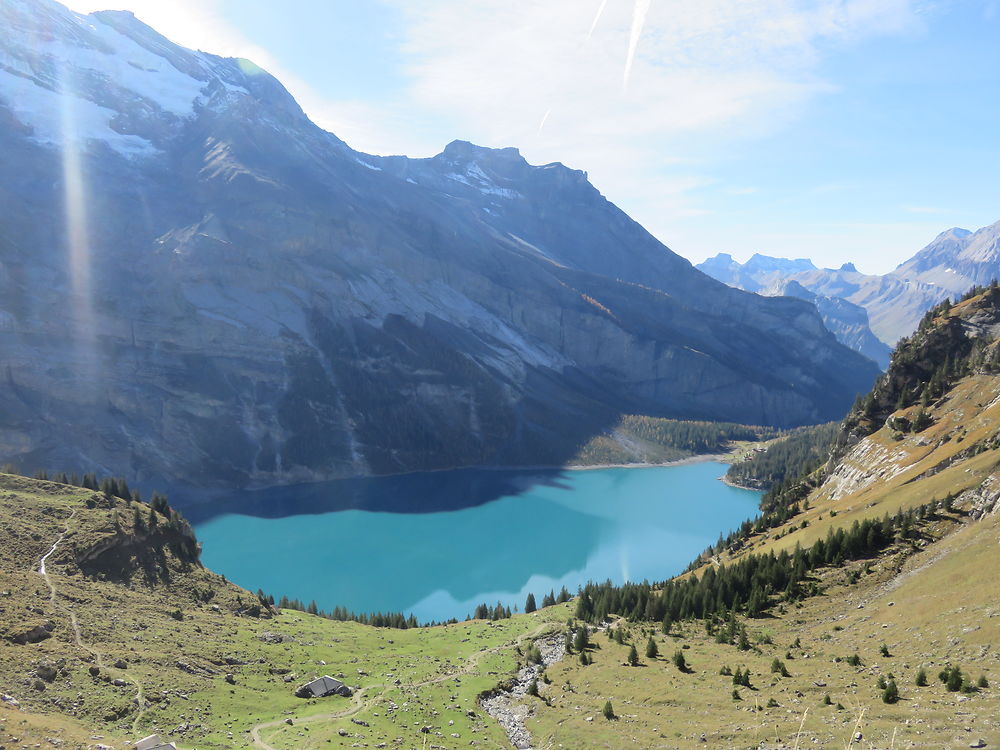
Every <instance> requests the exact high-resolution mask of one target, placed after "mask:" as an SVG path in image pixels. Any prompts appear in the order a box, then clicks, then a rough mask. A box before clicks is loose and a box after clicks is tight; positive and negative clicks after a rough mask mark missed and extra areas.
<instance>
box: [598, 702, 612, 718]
mask: <svg viewBox="0 0 1000 750" xmlns="http://www.w3.org/2000/svg"><path fill="white" fill-rule="evenodd" d="M601 713H603V714H604V718H605V719H607V720H608V721H611V720H612V719H614V718H615V710H614V709H613V708H612V707H611V701H606V702H605V704H604V708H603V709H602V711H601Z"/></svg>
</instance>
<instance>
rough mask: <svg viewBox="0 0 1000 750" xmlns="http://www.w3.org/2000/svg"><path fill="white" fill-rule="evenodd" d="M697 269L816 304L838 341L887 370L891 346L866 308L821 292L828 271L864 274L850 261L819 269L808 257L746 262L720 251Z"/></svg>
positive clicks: (774, 294)
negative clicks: (875, 330)
mask: <svg viewBox="0 0 1000 750" xmlns="http://www.w3.org/2000/svg"><path fill="white" fill-rule="evenodd" d="M697 268H698V269H699V270H700V271H704V272H705V273H707V274H708V275H709V276H711V277H712V278H714V279H717V280H718V281H721V282H722V283H724V284H728V285H729V286H731V287H735V288H737V289H744V290H746V291H748V292H756V293H758V294H762V295H764V296H767V297H797V298H799V299H804V300H808V301H809V302H812V303H813V304H814V305H816V308H817V309H818V310H819V313H820V315H821V316H822V318H823V323H824V325H825V326H826V327H827V329H829V330H830V331H831V332H832V333H833V334H834V336H836V337H837V341H839V342H840V343H842V344H843V345H844V346H847V347H850V348H851V349H853V350H854V351H856V352H859V353H861V354H863V355H864V356H866V357H868V358H869V359H871V360H872V361H874V362H875V363H877V364H878V366H879V368H881V369H883V370H884V369H885V368H886V366H888V364H889V353H890V351H891V350H890V348H889V347H888V346H887V345H886V344H885V343H883V342H882V341H880V340H879V339H878V338H877V337H876V336H875V334H874V333H873V332H872V329H871V328H870V327H869V324H868V312H867V311H866V310H865V308H864V307H862V306H860V305H857V304H854V303H853V302H850V301H848V300H847V299H846V298H845V297H844V296H843V295H836V294H829V293H825V292H823V291H820V287H821V286H822V283H821V282H820V281H819V280H820V279H824V278H826V276H827V275H829V274H838V275H848V274H849V275H851V276H852V277H854V276H861V275H862V274H858V272H857V270H856V269H855V268H854V266H853V265H851V264H845V265H844V266H842V267H841V268H840V269H839V271H832V270H831V269H822V270H821V269H818V268H816V266H814V265H813V263H812V261H810V260H807V259H805V258H799V259H796V260H789V259H787V258H773V257H770V256H767V255H761V254H759V253H755V254H754V255H753V256H752V257H751V258H750V260H748V261H747V262H746V263H739V262H737V261H736V260H734V259H733V256H731V255H729V254H728V253H719V254H718V255H716V256H714V257H712V258H708V259H707V260H705V261H703V262H702V263H699V264H698V266H697Z"/></svg>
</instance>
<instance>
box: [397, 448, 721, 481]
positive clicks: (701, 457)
mask: <svg viewBox="0 0 1000 750" xmlns="http://www.w3.org/2000/svg"><path fill="white" fill-rule="evenodd" d="M728 455H729V454H727V453H699V454H698V455H695V456H688V457H687V458H675V459H673V460H671V461H661V462H659V463H629V464H571V465H568V466H567V465H562V466H560V465H557V464H554V465H544V464H540V465H537V466H464V467H456V468H454V469H433V470H432V471H458V470H460V469H463V468H465V469H478V470H481V471H599V470H601V469H664V468H668V467H671V466H687V465H689V464H702V463H709V462H711V461H716V462H718V463H730V462H729V461H726V458H727V457H728ZM407 473H411V474H413V473H421V472H407ZM380 476H388V475H386V474H382V475H380Z"/></svg>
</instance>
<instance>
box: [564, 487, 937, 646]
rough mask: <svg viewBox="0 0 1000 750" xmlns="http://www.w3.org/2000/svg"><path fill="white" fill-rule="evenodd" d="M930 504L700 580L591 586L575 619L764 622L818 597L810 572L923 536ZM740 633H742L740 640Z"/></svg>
mask: <svg viewBox="0 0 1000 750" xmlns="http://www.w3.org/2000/svg"><path fill="white" fill-rule="evenodd" d="M937 508H938V503H937V502H936V501H932V502H931V503H928V504H926V505H922V506H920V507H919V508H914V509H910V510H906V511H902V512H900V513H897V514H896V515H894V516H891V517H890V516H886V517H884V518H882V519H865V520H864V521H855V522H854V523H853V524H852V525H851V527H850V528H849V529H845V528H838V529H836V530H833V529H831V530H830V531H829V533H828V534H827V536H826V538H825V539H819V540H817V541H816V543H815V544H813V545H812V546H811V547H809V548H802V547H796V549H795V551H794V552H788V551H787V550H783V551H781V552H780V553H778V554H775V553H774V552H769V553H767V554H756V555H749V556H747V557H745V558H743V559H742V560H739V561H738V562H735V563H733V564H730V565H725V564H721V565H718V566H712V567H709V568H708V569H707V570H706V571H705V572H704V573H703V574H701V575H700V576H699V575H690V576H688V577H686V578H682V579H672V580H669V581H666V582H664V583H661V584H658V585H656V586H653V585H650V584H649V583H648V582H643V583H625V584H622V585H615V584H613V583H611V582H610V581H606V582H604V583H599V584H595V583H588V584H587V585H586V586H584V587H583V588H582V589H581V590H580V593H579V595H578V598H577V607H576V616H577V618H579V619H580V620H583V621H585V622H591V623H597V622H601V621H603V620H606V619H607V618H608V617H609V616H610V615H612V614H614V615H619V616H624V617H627V618H628V619H630V620H633V621H647V622H662V623H663V627H664V628H665V632H666V631H668V630H669V628H670V625H671V623H674V622H678V621H681V620H688V619H706V618H714V617H719V618H727V617H728V616H730V615H731V613H733V612H742V613H744V614H745V615H747V616H748V617H760V616H761V615H762V614H764V613H765V612H766V611H767V610H768V609H769V608H770V607H771V606H772V605H773V604H774V603H776V602H777V601H779V600H781V601H795V600H797V599H800V598H803V597H805V596H808V595H812V594H815V593H818V588H817V584H816V582H815V581H810V576H809V574H810V573H811V572H812V571H814V570H816V569H817V568H821V567H826V566H831V565H842V564H843V563H844V562H846V561H848V560H859V559H866V558H869V557H872V556H874V555H876V554H878V553H879V552H881V551H882V550H884V549H886V548H887V547H889V546H890V545H891V544H893V543H895V542H897V541H901V540H905V539H911V538H913V537H914V536H916V535H917V534H918V525H919V523H920V522H921V521H922V520H923V519H925V518H928V517H930V516H932V515H933V514H934V513H936V512H937ZM735 635H738V634H735Z"/></svg>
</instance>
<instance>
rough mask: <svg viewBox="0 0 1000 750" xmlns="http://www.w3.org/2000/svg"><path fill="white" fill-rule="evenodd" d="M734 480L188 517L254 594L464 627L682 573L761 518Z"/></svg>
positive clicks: (691, 473)
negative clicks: (594, 589) (547, 602)
mask: <svg viewBox="0 0 1000 750" xmlns="http://www.w3.org/2000/svg"><path fill="white" fill-rule="evenodd" d="M726 468H727V467H726V465H725V464H721V463H716V462H702V463H693V464H685V465H680V466H669V467H655V468H632V469H592V470H587V471H520V470H510V471H506V470H505V471H500V470H472V469H466V470H459V471H449V472H438V473H426V474H412V475H406V476H397V477H385V478H375V479H363V480H345V481H343V482H328V483H323V484H319V485H307V486H302V487H292V488H287V487H286V488H280V489H276V490H268V491H261V492H249V493H241V494H239V495H235V494H234V495H231V496H229V497H226V498H220V499H217V501H216V502H214V503H212V504H202V505H200V506H194V507H192V508H190V509H185V514H186V515H187V516H188V517H189V518H190V519H191V521H192V523H193V524H194V525H195V528H196V530H197V533H198V537H199V539H200V540H201V541H202V543H203V552H202V559H203V561H204V563H205V565H207V566H208V567H210V568H212V569H213V570H215V571H216V572H219V573H224V574H225V575H226V576H227V577H228V578H229V580H231V581H234V582H236V583H238V584H239V585H241V586H243V587H245V588H247V589H250V590H251V591H256V590H257V589H258V588H262V589H263V590H264V591H265V592H267V593H270V594H273V595H274V596H275V597H277V598H280V597H281V595H283V594H284V595H287V596H289V597H291V598H296V599H301V600H302V601H304V602H306V603H308V602H309V601H310V600H313V599H315V600H316V602H317V604H318V605H319V607H320V608H321V609H326V610H331V609H333V608H334V607H335V606H337V605H342V606H344V607H346V608H347V609H349V610H353V611H356V612H389V611H391V612H403V613H405V614H410V613H412V614H414V615H415V616H416V617H417V619H418V620H420V621H421V622H426V621H431V620H445V619H448V618H450V617H456V618H458V619H463V618H465V617H466V616H467V615H469V614H471V613H472V612H473V610H474V609H475V607H476V605H477V604H479V603H481V602H486V603H488V604H490V605H491V606H492V605H494V604H496V603H497V602H498V601H501V602H503V603H504V604H505V605H508V606H510V607H511V608H512V609H513V608H514V607H515V605H516V606H518V607H523V606H524V600H525V597H526V596H527V594H528V592H533V593H534V594H535V597H536V599H537V600H538V602H539V603H541V598H542V595H543V594H545V593H547V592H548V591H549V590H550V589H552V590H555V591H556V592H558V591H559V588H560V587H561V586H565V587H566V588H567V589H569V591H570V592H571V593H575V592H576V590H577V587H578V586H580V585H581V584H583V583H586V582H587V581H589V580H593V581H603V580H606V579H609V578H610V579H611V580H612V581H615V582H617V583H621V582H623V581H626V580H630V581H641V580H643V579H648V580H650V581H659V580H663V579H665V578H668V577H670V576H671V575H674V574H676V573H678V572H680V571H681V570H683V569H684V567H686V566H687V564H688V563H689V562H690V561H691V560H692V559H694V557H695V556H696V555H697V554H698V553H699V552H701V551H702V550H704V549H705V547H707V546H708V545H709V544H712V543H714V542H715V541H716V540H717V539H718V537H719V534H720V533H723V534H725V533H728V532H729V531H731V530H732V529H734V528H736V527H737V526H739V525H740V524H741V523H742V522H743V521H744V520H745V519H747V518H751V517H753V516H755V515H756V514H757V512H758V509H757V504H758V502H759V499H760V493H757V492H752V491H749V490H742V489H736V488H734V487H730V486H728V485H726V484H724V483H723V482H720V481H718V478H719V477H721V476H722V475H723V474H724V473H725V471H726ZM417 504H419V505H420V506H421V507H423V508H425V512H411V511H412V509H413V507H414V505H417ZM426 509H430V510H429V511H426Z"/></svg>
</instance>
